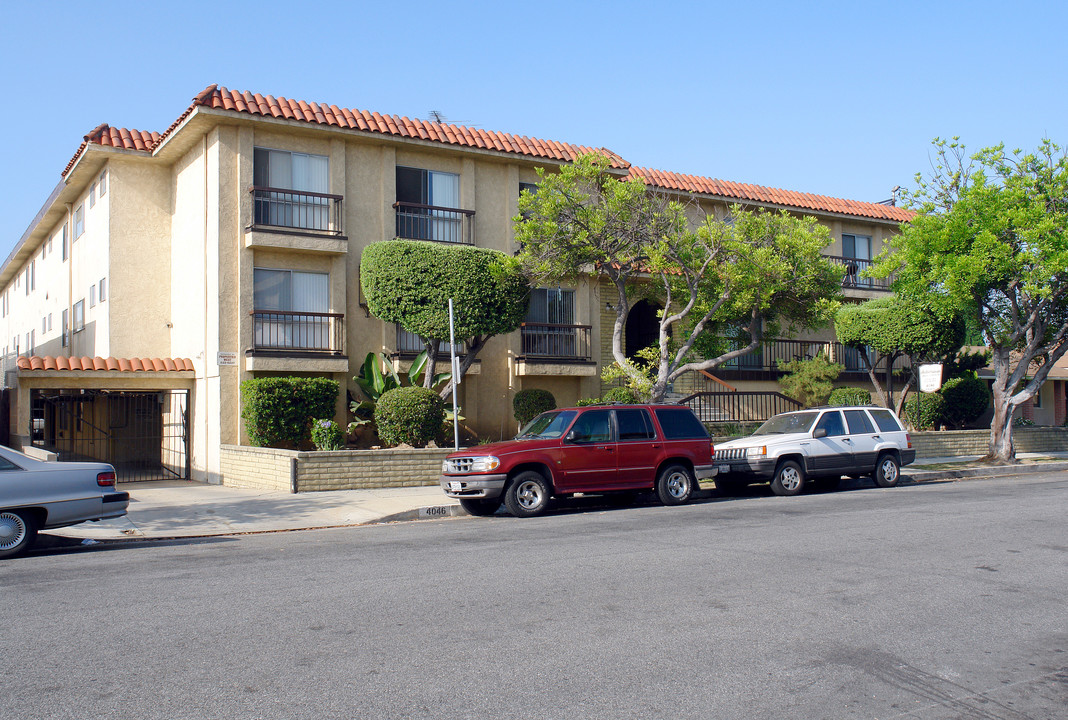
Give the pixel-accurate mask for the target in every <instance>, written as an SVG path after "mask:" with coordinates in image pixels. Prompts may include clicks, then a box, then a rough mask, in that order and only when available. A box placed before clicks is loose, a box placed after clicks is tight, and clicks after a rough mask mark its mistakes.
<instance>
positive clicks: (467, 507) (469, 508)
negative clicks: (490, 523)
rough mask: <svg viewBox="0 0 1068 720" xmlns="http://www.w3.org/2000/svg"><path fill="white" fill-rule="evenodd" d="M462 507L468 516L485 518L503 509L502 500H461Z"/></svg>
mask: <svg viewBox="0 0 1068 720" xmlns="http://www.w3.org/2000/svg"><path fill="white" fill-rule="evenodd" d="M460 507H462V508H463V509H464V511H465V512H466V513H467V514H468V515H474V516H475V517H485V516H487V515H492V514H493V513H495V512H497V510H498V508H500V507H501V499H500V498H492V499H486V498H460Z"/></svg>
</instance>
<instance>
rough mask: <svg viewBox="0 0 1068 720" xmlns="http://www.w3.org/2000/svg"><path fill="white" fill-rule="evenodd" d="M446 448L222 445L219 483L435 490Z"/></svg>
mask: <svg viewBox="0 0 1068 720" xmlns="http://www.w3.org/2000/svg"><path fill="white" fill-rule="evenodd" d="M450 452H452V451H451V450H449V449H406V450H397V449H393V450H336V451H330V452H298V451H296V450H276V449H273V448H258V447H245V446H239V445H223V446H222V455H221V459H220V471H221V475H222V484H223V485H229V486H231V487H241V488H255V489H260V490H271V491H276V492H314V491H317V490H364V489H369V488H383V487H413V486H419V485H437V483H438V476H439V475H441V461H442V460H443V459H444V458H445V456H446V455H448V454H449V453H450Z"/></svg>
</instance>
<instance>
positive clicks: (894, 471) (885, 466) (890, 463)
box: [872, 454, 901, 488]
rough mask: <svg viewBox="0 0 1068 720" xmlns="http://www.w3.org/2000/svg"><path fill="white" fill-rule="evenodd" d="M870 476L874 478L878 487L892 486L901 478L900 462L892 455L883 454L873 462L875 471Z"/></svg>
mask: <svg viewBox="0 0 1068 720" xmlns="http://www.w3.org/2000/svg"><path fill="white" fill-rule="evenodd" d="M872 477H873V478H875V484H876V485H878V486H879V487H883V488H890V487H894V486H895V485H897V481H898V480H900V479H901V464H900V463H899V462H898V461H897V458H896V457H894V456H893V455H890V454H887V455H883V456H881V457H880V458H879V462H878V463H876V464H875V472H874V473H872Z"/></svg>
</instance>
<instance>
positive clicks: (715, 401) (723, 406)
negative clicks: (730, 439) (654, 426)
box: [679, 391, 802, 423]
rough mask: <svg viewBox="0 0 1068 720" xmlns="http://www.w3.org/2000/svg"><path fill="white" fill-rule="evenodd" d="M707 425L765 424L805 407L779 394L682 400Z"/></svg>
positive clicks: (724, 394) (701, 395)
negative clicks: (769, 419) (784, 413)
mask: <svg viewBox="0 0 1068 720" xmlns="http://www.w3.org/2000/svg"><path fill="white" fill-rule="evenodd" d="M679 404H680V405H687V406H689V408H690V409H691V410H693V411H694V414H695V415H697V417H698V419H700V420H701V422H704V423H739V422H763V421H764V420H767V419H768V418H770V417H772V416H773V415H778V414H779V413H782V412H790V411H791V410H800V409H801V407H802V405H801V403H799V402H798V401H797V400H794V399H793V398H788V397H786V396H785V395H783V394H781V393H777V392H761V391H753V392H698V393H694V394H693V395H690V396H688V397H685V398H683V399H682V400H679Z"/></svg>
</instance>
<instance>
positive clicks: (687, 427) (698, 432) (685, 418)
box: [653, 408, 709, 440]
mask: <svg viewBox="0 0 1068 720" xmlns="http://www.w3.org/2000/svg"><path fill="white" fill-rule="evenodd" d="M653 412H655V413H656V419H657V420H659V421H660V427H661V428H662V429H663V431H664V437H665V438H667V439H668V440H696V439H700V438H707V437H708V436H709V435H708V431H707V430H705V426H704V425H702V424H701V421H700V420H698V419H697V416H696V415H694V414H693V412H692V411H691V410H688V409H685V408H679V409H678V410H675V409H671V408H660V409H658V410H654V411H653Z"/></svg>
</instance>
